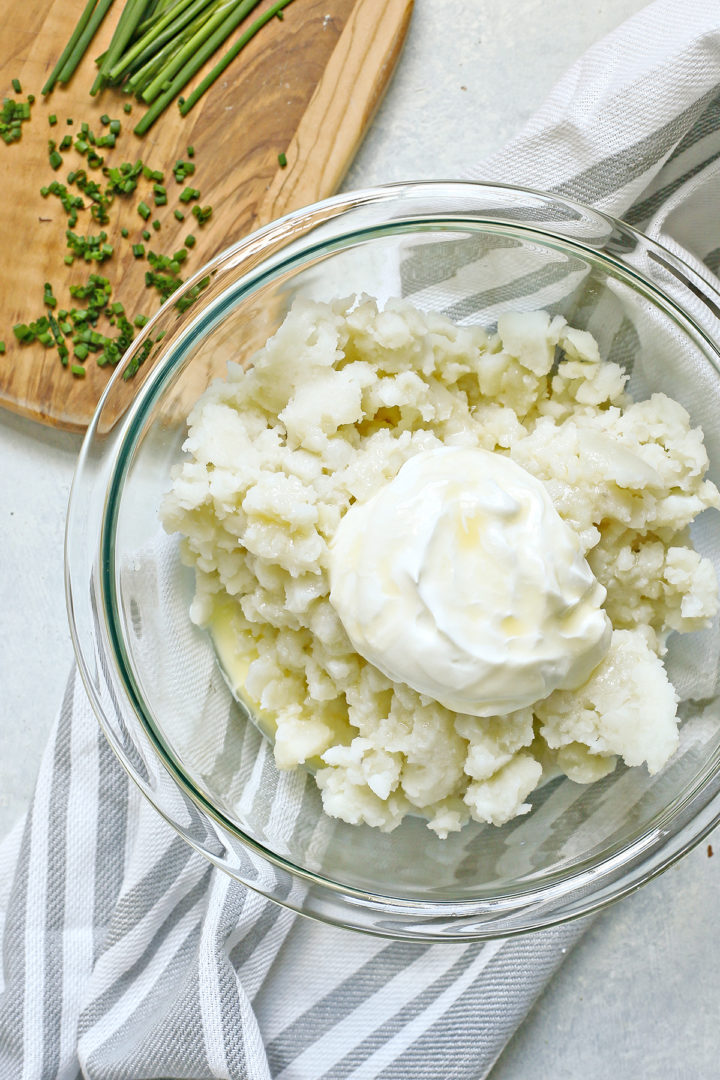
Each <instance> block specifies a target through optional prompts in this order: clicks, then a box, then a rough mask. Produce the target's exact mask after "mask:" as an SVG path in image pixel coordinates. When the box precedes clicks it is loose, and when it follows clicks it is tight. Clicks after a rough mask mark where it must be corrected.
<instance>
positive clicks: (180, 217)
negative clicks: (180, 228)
mask: <svg viewBox="0 0 720 1080" xmlns="http://www.w3.org/2000/svg"><path fill="white" fill-rule="evenodd" d="M173 214H174V215H175V217H176V219H177V220H178V221H184V220H185V215H184V214H183V212H182V210H173Z"/></svg>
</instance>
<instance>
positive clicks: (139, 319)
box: [133, 315, 150, 330]
mask: <svg viewBox="0 0 720 1080" xmlns="http://www.w3.org/2000/svg"><path fill="white" fill-rule="evenodd" d="M149 322H150V320H149V319H148V317H147V315H136V316H135V318H134V319H133V324H134V325H135V326H137V328H138V330H142V328H143V326H145V325H146V324H147V323H149Z"/></svg>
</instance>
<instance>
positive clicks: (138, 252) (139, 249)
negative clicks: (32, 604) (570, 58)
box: [132, 244, 145, 259]
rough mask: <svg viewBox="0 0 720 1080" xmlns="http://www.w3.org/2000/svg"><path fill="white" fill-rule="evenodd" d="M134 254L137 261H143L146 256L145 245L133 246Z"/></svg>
mask: <svg viewBox="0 0 720 1080" xmlns="http://www.w3.org/2000/svg"><path fill="white" fill-rule="evenodd" d="M132 253H133V255H134V256H135V258H136V259H142V257H143V255H144V254H145V245H144V244H133V246H132Z"/></svg>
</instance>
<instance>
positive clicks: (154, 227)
mask: <svg viewBox="0 0 720 1080" xmlns="http://www.w3.org/2000/svg"><path fill="white" fill-rule="evenodd" d="M152 227H153V229H154V230H155V232H159V231H160V222H159V221H158V219H157V218H155V220H154V221H153V223H152Z"/></svg>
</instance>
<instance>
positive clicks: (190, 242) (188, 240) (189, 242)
mask: <svg viewBox="0 0 720 1080" xmlns="http://www.w3.org/2000/svg"><path fill="white" fill-rule="evenodd" d="M185 247H189V248H194V247H195V237H194V236H193V234H192V233H188V235H187V236H186V237H185Z"/></svg>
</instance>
